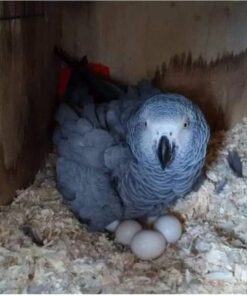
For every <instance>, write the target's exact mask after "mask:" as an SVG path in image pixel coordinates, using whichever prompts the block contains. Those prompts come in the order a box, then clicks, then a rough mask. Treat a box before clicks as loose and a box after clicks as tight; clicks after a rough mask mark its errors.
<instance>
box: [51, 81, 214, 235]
mask: <svg viewBox="0 0 247 296" xmlns="http://www.w3.org/2000/svg"><path fill="white" fill-rule="evenodd" d="M107 83H108V82H107ZM114 87H115V90H116V89H117V90H118V92H117V98H116V99H115V100H112V101H109V102H105V103H101V104H95V103H94V100H93V97H92V96H91V95H90V94H89V88H90V87H89V86H88V84H87V83H82V84H81V89H80V100H79V101H77V104H74V105H73V106H72V105H71V106H70V105H69V104H67V103H62V104H61V105H60V106H59V108H58V111H57V113H56V121H57V123H58V127H57V128H56V130H55V132H54V138H53V139H54V143H55V145H56V146H57V151H58V160H57V164H56V176H57V177H56V178H57V188H58V190H59V191H60V192H61V194H62V196H63V198H64V199H65V200H66V201H67V203H68V204H69V206H70V208H71V209H72V210H73V212H74V213H75V214H76V215H77V216H78V218H80V219H81V220H82V221H83V222H86V223H87V224H88V226H89V229H90V230H92V231H103V230H104V229H105V227H106V226H107V225H109V224H110V223H111V222H113V221H115V220H120V221H121V220H123V219H131V218H133V219H135V218H143V217H149V216H155V215H159V214H160V213H161V212H162V211H163V210H164V209H167V208H168V207H170V206H171V205H173V204H174V203H175V201H176V200H178V199H179V198H182V197H184V196H185V195H186V194H188V193H189V192H190V191H191V189H192V187H193V186H194V184H195V183H196V182H197V180H198V178H200V175H201V172H202V168H203V164H204V159H205V155H206V149H207V143H208V140H209V134H210V132H209V128H208V125H207V123H206V120H205V118H204V116H203V114H202V112H201V111H200V110H199V108H198V107H197V106H196V105H194V104H193V103H192V102H191V101H190V100H188V99H187V98H185V97H183V96H182V95H178V94H174V93H161V92H160V91H159V90H157V89H155V88H153V87H152V86H151V85H150V84H148V83H146V82H142V83H140V84H139V85H138V86H136V87H129V88H127V90H126V89H121V88H117V87H116V86H114Z"/></svg>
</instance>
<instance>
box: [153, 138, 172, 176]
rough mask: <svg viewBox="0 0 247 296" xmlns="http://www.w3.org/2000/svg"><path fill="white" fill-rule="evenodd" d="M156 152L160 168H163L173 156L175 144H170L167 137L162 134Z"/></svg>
mask: <svg viewBox="0 0 247 296" xmlns="http://www.w3.org/2000/svg"><path fill="white" fill-rule="evenodd" d="M157 152H158V158H159V161H160V165H161V168H162V169H163V170H164V169H165V168H166V167H167V166H168V165H169V164H170V163H171V161H172V160H173V158H174V153H175V145H174V144H172V145H171V144H170V141H169V140H168V138H167V137H166V136H162V137H161V138H160V141H159V145H158V151H157Z"/></svg>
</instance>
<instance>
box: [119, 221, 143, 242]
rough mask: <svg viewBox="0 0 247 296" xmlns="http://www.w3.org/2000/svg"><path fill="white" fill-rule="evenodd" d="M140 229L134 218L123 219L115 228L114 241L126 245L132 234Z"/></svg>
mask: <svg viewBox="0 0 247 296" xmlns="http://www.w3.org/2000/svg"><path fill="white" fill-rule="evenodd" d="M141 229H142V226H141V224H140V223H138V222H137V221H134V220H125V221H123V222H122V223H120V225H119V226H118V228H117V230H116V241H117V242H119V243H121V244H123V245H126V246H128V245H129V244H130V242H131V240H132V238H133V237H134V235H135V234H136V233H137V232H138V231H140V230H141Z"/></svg>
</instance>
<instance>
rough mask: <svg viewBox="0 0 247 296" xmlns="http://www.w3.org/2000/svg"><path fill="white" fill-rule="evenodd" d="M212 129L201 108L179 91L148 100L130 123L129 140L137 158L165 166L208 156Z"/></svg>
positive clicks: (128, 128) (163, 167)
mask: <svg viewBox="0 0 247 296" xmlns="http://www.w3.org/2000/svg"><path fill="white" fill-rule="evenodd" d="M209 133H210V132H209V128H208V125H207V122H206V120H205V118H204V115H203V114H202V112H201V111H200V109H199V108H198V107H197V106H196V105H194V104H193V103H192V102H191V101H190V100H188V99H186V98H185V97H183V96H181V95H177V94H159V95H155V96H153V97H151V98H149V99H147V100H145V101H144V102H143V103H142V105H141V106H140V107H139V108H138V110H137V111H136V112H135V113H134V114H133V115H132V116H131V117H130V119H129V121H128V124H127V141H128V144H129V146H130V149H131V151H132V153H133V154H134V156H135V158H136V160H137V161H138V162H141V161H145V162H148V163H151V164H152V165H155V166H159V167H160V168H161V169H162V170H164V169H168V168H169V167H170V166H172V165H173V164H174V163H179V162H181V161H183V160H184V159H186V158H193V157H194V159H195V160H197V161H199V159H198V157H199V158H200V160H201V159H202V158H204V157H205V154H206V148H207V143H208V140H209ZM196 156H198V157H196Z"/></svg>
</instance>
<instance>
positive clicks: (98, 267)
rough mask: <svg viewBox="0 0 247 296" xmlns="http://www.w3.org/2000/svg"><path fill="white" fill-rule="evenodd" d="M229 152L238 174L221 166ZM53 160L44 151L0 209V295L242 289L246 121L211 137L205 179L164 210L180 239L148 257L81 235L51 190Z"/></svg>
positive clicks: (246, 286) (245, 272)
mask: <svg viewBox="0 0 247 296" xmlns="http://www.w3.org/2000/svg"><path fill="white" fill-rule="evenodd" d="M232 149H236V150H237V152H238V153H239V155H240V157H241V159H242V162H243V174H244V177H243V178H238V177H236V176H235V175H234V174H233V172H232V170H231V169H230V167H229V165H228V162H227V159H226V157H227V154H228V151H229V150H232ZM55 161H56V155H55V154H51V155H50V156H49V158H48V160H47V164H46V167H45V168H44V170H42V171H40V172H39V173H38V174H37V176H36V179H35V182H34V183H33V185H32V186H30V187H29V188H27V189H25V190H20V191H18V192H17V197H16V198H15V200H14V202H13V203H12V204H11V205H10V206H4V207H1V211H0V293H246V292H247V118H245V119H244V120H243V121H242V123H241V124H238V125H237V126H235V128H234V129H233V130H230V131H228V132H226V133H224V132H219V133H217V134H216V135H214V136H213V137H212V140H211V143H210V146H209V150H208V158H207V164H206V169H207V172H206V175H207V179H206V181H205V182H204V183H203V185H202V187H201V188H200V190H199V191H198V192H193V193H191V194H190V195H188V196H187V197H186V198H185V199H183V200H180V201H179V202H178V203H177V205H176V206H175V207H174V208H173V209H172V211H174V212H176V213H177V214H178V215H180V217H181V219H182V220H183V222H184V233H183V236H182V238H181V239H180V241H179V242H178V243H177V244H176V245H170V246H168V248H167V250H166V251H165V252H164V254H163V255H162V256H161V257H160V258H158V259H156V260H153V261H141V260H138V259H137V258H136V257H135V256H134V255H133V254H132V253H131V252H130V251H129V250H128V249H125V248H123V247H121V246H119V245H118V244H116V243H115V242H114V239H113V238H112V237H110V236H109V234H102V233H101V234H100V233H88V232H87V230H86V227H84V226H83V225H81V224H80V223H79V222H78V221H77V219H76V218H75V217H74V216H73V214H72V213H71V212H70V211H69V210H68V209H67V207H66V206H65V205H64V204H63V203H62V201H61V197H60V195H59V193H58V192H57V190H56V188H55V178H54V164H55ZM219 187H222V188H221V189H222V190H221V192H220V193H216V189H219Z"/></svg>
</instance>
